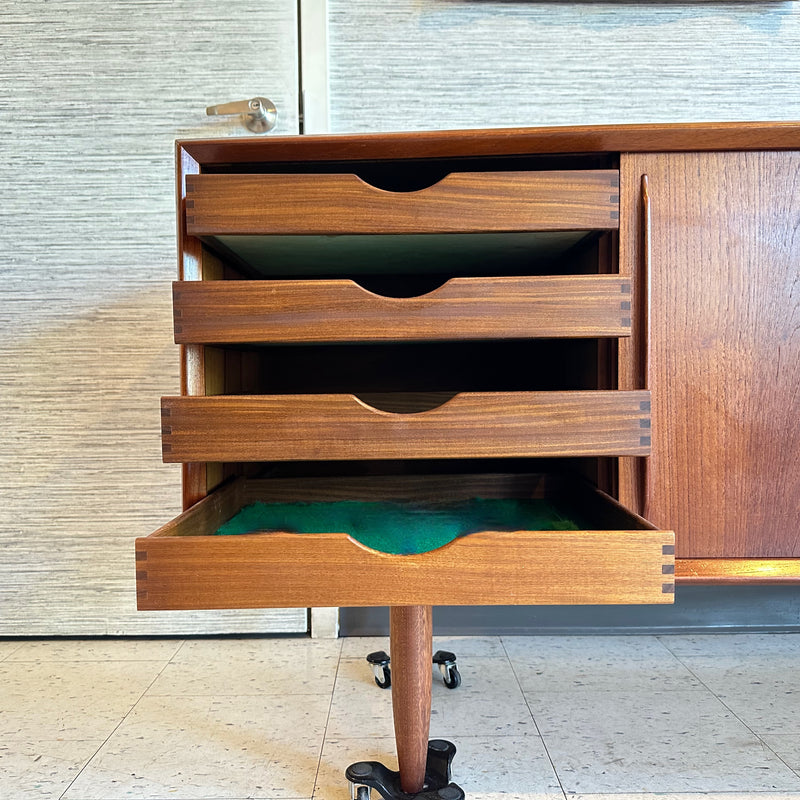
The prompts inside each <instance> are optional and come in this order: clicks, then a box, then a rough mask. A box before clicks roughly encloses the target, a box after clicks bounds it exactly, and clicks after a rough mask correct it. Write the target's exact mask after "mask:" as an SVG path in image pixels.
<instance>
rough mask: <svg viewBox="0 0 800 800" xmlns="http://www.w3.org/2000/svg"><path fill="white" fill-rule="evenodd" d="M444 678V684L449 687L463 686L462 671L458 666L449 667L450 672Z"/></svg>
mask: <svg viewBox="0 0 800 800" xmlns="http://www.w3.org/2000/svg"><path fill="white" fill-rule="evenodd" d="M442 679H443V680H444V685H445V686H446V687H447V688H448V689H458V687H459V686H461V673H460V672H459V671H458V667H456V666H452V667H450V668H449V669H448V674H447V675H443V676H442Z"/></svg>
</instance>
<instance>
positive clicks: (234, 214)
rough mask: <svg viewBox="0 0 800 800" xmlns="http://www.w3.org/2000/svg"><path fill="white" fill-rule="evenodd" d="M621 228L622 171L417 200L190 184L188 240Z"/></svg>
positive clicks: (273, 183) (342, 187) (469, 177)
mask: <svg viewBox="0 0 800 800" xmlns="http://www.w3.org/2000/svg"><path fill="white" fill-rule="evenodd" d="M617 228H619V171H618V170H552V171H541V172H527V171H525V172H461V173H459V172H453V173H451V174H449V175H447V176H446V177H444V178H443V179H442V180H440V181H438V182H437V183H435V184H434V185H433V186H429V187H427V188H425V189H420V190H418V191H413V192H393V191H385V190H384V189H379V188H376V187H374V186H370V185H369V184H368V183H365V182H364V181H363V180H361V178H359V177H358V176H357V175H348V174H201V175H187V176H186V232H187V233H188V234H190V235H192V236H201V237H202V236H217V235H255V234H291V235H306V236H309V235H323V236H330V235H336V234H345V233H347V234H374V233H377V234H395V233H404V234H411V233H443V232H454V231H469V232H476V233H477V232H490V231H534V230H535V231H570V230H615V229H617Z"/></svg>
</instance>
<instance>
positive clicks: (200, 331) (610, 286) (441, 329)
mask: <svg viewBox="0 0 800 800" xmlns="http://www.w3.org/2000/svg"><path fill="white" fill-rule="evenodd" d="M630 300H631V281H630V279H629V278H625V277H620V276H619V275H558V276H548V277H530V276H525V277H497V278H492V277H483V278H453V279H451V280H449V281H448V282H447V283H445V284H444V285H443V286H441V287H440V288H438V289H436V290H435V291H433V292H430V293H429V294H426V295H423V296H420V297H411V298H392V297H381V296H379V295H376V294H373V293H372V292H369V291H367V290H366V289H362V288H361V287H360V286H359V285H358V284H357V283H355V282H353V281H351V280H296V281H295V280H274V281H188V282H187V281H176V282H175V283H173V308H174V315H175V341H176V342H177V343H178V344H241V343H248V342H287V343H288V342H292V343H310V342H358V341H372V342H391V341H414V340H419V341H424V340H437V339H441V340H447V339H450V340H452V339H491V338H529V337H540V338H566V337H569V338H573V337H587V338H588V337H622V336H629V335H630V331H631V311H630V308H631V303H630Z"/></svg>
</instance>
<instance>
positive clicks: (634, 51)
mask: <svg viewBox="0 0 800 800" xmlns="http://www.w3.org/2000/svg"><path fill="white" fill-rule="evenodd" d="M329 9H330V96H331V129H332V130H333V131H335V132H340V131H342V132H344V131H347V132H351V131H391V130H421V129H429V128H468V127H478V128H480V127H495V126H517V125H580V124H599V123H611V124H614V123H623V122H682V121H685V122H702V121H717V120H780V119H783V120H787V119H800V4H798V3H792V2H761V3H759V2H754V3H751V2H738V3H722V2H691V3H687V2H669V1H667V2H626V1H625V0H622V2H610V3H609V2H592V0H588V1H587V2H580V3H569V2H558V0H551V1H550V2H538V3H537V2H521V1H520V0H515V1H512V2H508V1H506V2H490V1H489V0H393V1H392V2H390V3H375V2H372V0H329Z"/></svg>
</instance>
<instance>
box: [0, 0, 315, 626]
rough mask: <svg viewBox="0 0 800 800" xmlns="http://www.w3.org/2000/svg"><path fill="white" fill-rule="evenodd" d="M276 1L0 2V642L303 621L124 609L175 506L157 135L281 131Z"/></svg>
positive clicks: (170, 260)
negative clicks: (267, 105)
mask: <svg viewBox="0 0 800 800" xmlns="http://www.w3.org/2000/svg"><path fill="white" fill-rule="evenodd" d="M296 64H297V52H296V11H295V3H294V2H292V1H291V0H283V2H274V1H273V2H255V0H231V2H227V3H224V4H221V3H217V2H213V1H212V0H186V2H180V1H178V2H173V1H168V0H160V1H156V2H153V1H152V0H151V2H145V1H144V0H129V1H128V2H120V1H118V2H92V1H91V0H73V1H71V2H70V0H59V2H44V0H39V1H38V2H11V3H8V2H6V3H5V4H4V5H3V9H2V11H1V12H0V123H1V124H0V127H1V128H2V131H3V150H2V152H3V155H2V159H0V186H2V200H1V201H0V297H1V298H2V302H0V328H2V336H1V337H0V635H20V634H27V635H36V634H43V635H45V634H97V635H101V634H119V633H189V632H191V631H202V632H214V631H250V630H253V631H259V630H286V629H294V630H298V629H305V624H306V623H305V611H296V612H236V613H211V612H209V613H183V614H178V613H163V614H139V613H138V612H137V611H136V609H135V591H134V584H133V576H134V562H133V539H134V537H136V536H141V535H146V534H147V533H149V532H151V531H152V530H154V529H155V528H156V527H158V526H159V525H160V524H162V523H163V522H165V521H166V520H168V519H169V518H171V517H172V516H174V515H175V513H176V512H177V511H178V510H179V504H180V475H179V470H178V468H177V467H167V466H164V465H163V464H162V463H161V454H160V446H159V429H160V424H159V411H158V401H159V396H160V395H162V394H174V393H176V392H177V391H178V352H177V348H176V347H175V345H174V344H173V343H172V338H171V333H170V328H171V314H170V287H169V284H170V282H171V281H172V280H173V278H174V276H175V273H176V261H175V244H174V239H175V236H174V231H175V214H174V201H173V196H174V179H173V174H174V166H173V158H174V155H173V140H174V139H175V138H180V137H197V136H223V135H239V134H245V133H247V132H246V131H245V130H244V128H242V127H241V126H240V125H239V123H238V121H227V120H225V119H223V118H206V117H205V114H204V109H205V106H206V105H210V104H213V103H217V102H225V101H228V100H238V99H245V98H248V97H252V96H254V95H257V94H263V95H266V96H268V97H271V99H273V100H274V102H275V103H276V104H277V106H278V108H279V112H280V130H281V131H282V132H284V133H294V132H296V131H297V112H296V110H297V68H296Z"/></svg>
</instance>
